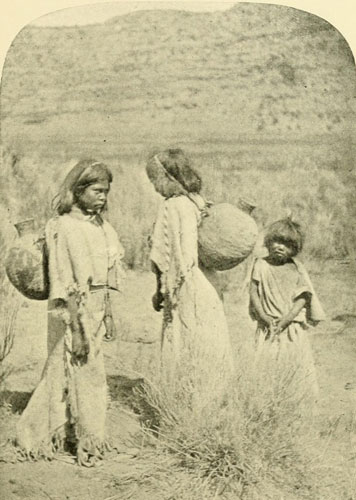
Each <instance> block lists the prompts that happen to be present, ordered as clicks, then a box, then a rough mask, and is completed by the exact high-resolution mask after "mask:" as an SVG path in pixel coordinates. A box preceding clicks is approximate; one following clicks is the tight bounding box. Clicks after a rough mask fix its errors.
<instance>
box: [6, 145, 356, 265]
mask: <svg viewBox="0 0 356 500" xmlns="http://www.w3.org/2000/svg"><path fill="white" fill-rule="evenodd" d="M78 159H79V155H78ZM2 160H3V164H2V168H1V173H0V176H1V179H0V180H1V193H2V204H0V209H1V210H2V212H3V213H4V218H3V220H7V221H10V222H11V223H12V224H13V223H14V222H17V221H19V220H21V219H24V218H28V217H34V218H35V220H36V221H37V224H38V227H39V228H41V227H43V225H44V224H45V222H46V220H48V218H49V217H50V216H51V215H52V213H53V212H52V209H51V201H52V199H53V197H54V195H55V193H56V192H57V190H58V188H59V183H60V182H61V181H62V179H63V178H64V175H65V173H66V172H67V171H68V169H69V168H70V167H71V166H72V165H74V164H75V161H76V160H74V159H63V160H62V159H60V158H59V159H58V158H56V159H55V160H51V161H48V160H47V159H43V158H35V157H19V156H17V155H16V154H15V153H13V152H5V153H4V154H3V158H2ZM104 161H106V162H107V164H108V165H109V166H110V167H111V169H112V171H113V174H114V182H113V185H112V190H111V194H110V200H109V202H110V210H109V219H110V221H111V222H112V224H113V226H114V227H115V228H116V230H117V231H118V233H119V236H120V238H121V240H122V242H123V245H124V247H125V251H126V257H125V260H126V263H127V265H128V266H129V267H130V268H135V269H142V268H146V267H147V264H148V256H149V237H150V234H151V231H152V226H153V224H154V221H155V217H156V211H157V208H158V205H159V203H160V201H161V200H162V198H161V197H160V196H159V195H158V194H157V193H156V192H155V191H154V188H153V186H152V185H151V184H150V182H149V180H148V178H147V175H146V172H145V163H144V161H136V160H122V161H118V160H117V159H113V158H108V159H104ZM194 166H195V168H196V169H197V170H198V171H199V172H200V173H201V175H202V178H203V194H205V195H206V197H207V198H208V199H212V200H213V201H215V202H229V203H232V204H236V203H237V201H238V198H239V197H241V196H242V197H247V198H255V200H256V201H257V204H258V207H257V209H256V211H255V215H254V216H255V218H256V221H257V223H258V226H259V229H260V230H262V229H263V228H264V227H265V226H266V225H267V224H269V223H271V222H272V221H275V220H277V219H279V218H282V217H285V216H286V215H288V214H290V213H292V215H293V216H294V217H295V218H296V219H297V220H299V221H300V222H301V223H302V225H303V226H304V229H305V232H306V245H305V253H306V255H307V256H308V257H314V258H318V259H330V258H334V257H345V256H352V255H351V254H352V253H353V252H354V250H353V248H354V246H355V245H354V234H356V229H355V228H354V227H353V225H352V222H351V220H352V219H351V217H350V215H351V213H353V211H354V206H353V205H354V204H353V203H351V202H350V199H353V198H352V197H351V198H350V188H349V185H350V183H348V185H346V184H344V183H343V182H342V177H341V174H339V173H338V172H337V171H335V170H333V169H331V168H325V167H324V165H321V164H320V162H319V163H318V162H317V161H316V160H315V159H311V158H308V157H305V158H303V163H302V166H301V165H300V163H299V160H298V159H296V158H294V157H293V156H291V158H286V159H285V162H284V165H283V168H282V167H281V166H280V165H277V166H273V165H272V164H269V163H268V158H266V165H265V166H264V165H260V164H256V165H255V164H254V163H253V162H252V163H247V160H246V159H245V160H244V162H242V163H241V164H237V162H236V161H235V160H234V158H233V157H230V156H224V155H221V154H220V155H218V154H216V155H214V154H211V155H209V156H208V157H203V156H199V155H197V158H196V159H195V161H194ZM5 233H8V234H9V233H10V232H9V231H5ZM13 234H14V233H13Z"/></svg>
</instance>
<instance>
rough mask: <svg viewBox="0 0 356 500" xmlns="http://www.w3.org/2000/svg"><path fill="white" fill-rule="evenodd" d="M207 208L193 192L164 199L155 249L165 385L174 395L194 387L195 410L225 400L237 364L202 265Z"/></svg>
mask: <svg viewBox="0 0 356 500" xmlns="http://www.w3.org/2000/svg"><path fill="white" fill-rule="evenodd" d="M202 205H203V199H202V198H201V197H200V196H199V195H197V194H194V195H193V194H191V193H190V194H189V195H180V196H173V197H170V198H168V199H165V200H164V202H163V203H162V205H161V207H160V209H159V213H158V217H157V220H156V224H155V228H154V232H153V237H152V249H151V260H152V262H153V263H154V264H155V265H156V266H157V267H158V269H159V271H160V272H161V293H162V295H163V297H164V299H163V326H162V355H161V360H162V366H161V377H162V383H163V384H167V385H166V386H168V387H169V388H170V390H171V391H172V392H175V391H176V392H177V391H179V390H180V389H179V387H180V385H182V384H185V386H186V387H187V386H189V388H190V389H191V398H190V404H191V405H192V406H193V407H194V409H195V410H196V411H199V410H201V411H203V410H204V408H206V407H207V406H209V405H211V403H212V401H214V402H218V401H221V398H223V397H224V393H225V389H226V388H227V384H228V381H229V380H230V376H231V373H232V365H233V362H232V350H231V345H230V338H229V334H228V329H227V323H226V318H225V313H224V310H223V305H222V302H221V300H220V298H219V297H218V294H217V292H216V290H215V288H214V287H213V286H212V285H211V283H210V282H209V281H208V280H207V279H206V277H205V276H204V274H203V273H202V271H201V270H200V269H199V265H198V225H199V223H200V219H201V207H202ZM182 403H183V401H182ZM185 403H187V401H185Z"/></svg>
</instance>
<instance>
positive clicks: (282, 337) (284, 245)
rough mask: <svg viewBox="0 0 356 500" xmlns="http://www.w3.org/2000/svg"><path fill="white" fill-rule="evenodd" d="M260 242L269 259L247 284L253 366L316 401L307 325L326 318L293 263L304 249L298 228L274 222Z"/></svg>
mask: <svg viewBox="0 0 356 500" xmlns="http://www.w3.org/2000/svg"><path fill="white" fill-rule="evenodd" d="M264 242H265V246H266V248H267V250H268V256H267V257H265V258H259V259H257V260H256V261H255V264H254V267H253V270H252V277H251V284H250V315H251V317H252V319H254V320H256V321H257V332H256V336H257V354H256V358H257V363H260V365H262V364H263V363H265V364H267V369H268V370H269V371H270V375H271V376H272V378H273V377H274V378H275V383H277V384H279V383H281V382H282V379H283V381H284V383H286V384H287V385H288V386H289V388H290V389H291V393H293V394H294V395H295V396H296V397H297V398H300V399H303V398H307V399H309V397H310V396H311V398H312V399H313V400H314V401H315V400H316V398H317V395H318V384H317V380H316V373H315V367H314V361H313V356H312V352H311V347H310V343H309V338H308V332H307V323H308V322H310V323H313V324H315V323H317V322H319V321H321V320H323V319H325V315H324V312H323V309H322V307H321V305H320V303H319V301H318V298H317V296H316V294H315V291H314V288H313V285H312V284H311V281H310V279H309V276H308V273H307V271H306V269H305V268H304V266H303V265H302V263H301V262H299V261H298V260H297V259H296V258H295V257H296V255H297V254H298V253H299V252H300V251H301V250H302V246H303V235H302V232H301V230H300V226H299V224H297V223H295V222H293V221H291V220H290V219H284V220H280V221H278V222H275V223H274V224H272V225H271V226H270V227H269V228H268V230H267V234H266V235H265V240H264ZM276 377H277V380H276Z"/></svg>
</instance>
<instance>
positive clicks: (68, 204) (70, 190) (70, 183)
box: [53, 160, 113, 215]
mask: <svg viewBox="0 0 356 500" xmlns="http://www.w3.org/2000/svg"><path fill="white" fill-rule="evenodd" d="M112 179H113V176H112V173H111V170H110V169H109V167H108V166H107V165H105V164H104V163H101V162H98V161H96V160H81V161H79V162H78V163H77V164H76V165H75V166H74V167H73V168H72V170H71V171H70V172H69V173H68V174H67V176H66V178H65V179H64V181H63V184H62V186H61V187H60V190H59V193H58V194H57V196H56V197H55V199H54V200H53V202H54V203H53V204H54V208H55V210H56V212H57V213H58V214H59V215H63V214H66V213H68V212H70V211H71V209H72V206H73V205H74V203H76V201H77V200H78V197H79V196H80V195H81V194H82V193H83V191H84V190H85V188H87V187H88V186H91V185H92V184H96V183H97V182H105V181H106V182H108V183H109V185H110V184H111V182H112ZM105 209H106V204H105V206H104V210H105Z"/></svg>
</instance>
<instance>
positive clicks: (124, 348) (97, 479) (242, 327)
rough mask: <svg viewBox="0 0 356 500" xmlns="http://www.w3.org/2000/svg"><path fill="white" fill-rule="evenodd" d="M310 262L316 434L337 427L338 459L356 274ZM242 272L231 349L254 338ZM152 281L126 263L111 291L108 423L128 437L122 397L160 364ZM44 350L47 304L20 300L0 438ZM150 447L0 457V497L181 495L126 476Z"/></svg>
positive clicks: (351, 372)
mask: <svg viewBox="0 0 356 500" xmlns="http://www.w3.org/2000/svg"><path fill="white" fill-rule="evenodd" d="M313 268H314V269H318V272H311V275H312V279H313V281H314V283H315V285H316V288H317V290H318V292H319V295H320V298H321V300H322V302H323V304H324V306H325V309H326V311H327V315H328V320H327V321H326V322H325V323H324V324H323V325H321V326H319V327H317V328H316V329H315V330H314V331H313V332H311V337H312V343H313V348H314V354H315V360H316V364H317V368H318V373H319V382H320V388H321V402H320V417H319V420H320V422H319V421H318V425H320V433H322V432H323V431H324V429H326V428H330V425H331V426H333V425H334V427H335V430H334V432H333V434H332V436H331V438H330V439H331V442H330V446H329V453H330V454H331V455H332V456H333V457H334V460H335V464H336V465H335V466H337V462H338V460H339V458H341V457H345V456H346V457H347V456H349V455H350V456H351V454H352V453H355V449H354V450H352V443H350V442H349V437H348V436H349V435H350V433H349V429H350V425H351V422H352V418H353V415H354V413H355V410H356V370H355V360H356V335H355V333H356V310H355V305H354V297H353V288H354V283H355V276H356V273H355V271H354V270H352V269H351V267H350V266H349V265H348V264H343V263H340V262H332V263H326V264H323V265H320V264H319V265H318V266H315V265H313V266H311V271H312V270H313ZM242 280H243V272H242V271H241V270H238V271H236V272H235V271H234V272H233V273H231V274H230V277H229V280H228V281H227V280H225V278H223V282H224V283H225V298H224V303H225V308H226V313H227V316H228V320H229V324H230V332H231V336H232V339H233V344H234V348H236V352H237V350H238V346H239V345H241V343H243V342H249V341H251V339H252V334H253V324H251V323H250V321H249V319H248V317H247V313H246V301H247V298H246V294H244V293H242V292H241V284H242ZM154 285H155V283H154V279H153V277H152V276H151V275H150V274H149V273H133V272H129V274H128V277H127V285H126V289H125V291H124V293H123V294H122V296H120V297H119V298H117V300H116V310H117V312H118V315H119V316H120V321H119V322H118V326H119V338H118V339H117V340H115V341H114V342H112V343H107V344H105V354H106V366H107V374H108V382H109V387H110V392H111V399H112V401H111V407H110V410H109V424H108V425H109V428H110V430H111V432H114V433H116V434H120V435H122V436H124V438H125V439H126V438H130V436H131V435H135V433H136V432H137V430H138V429H139V422H138V418H137V416H135V414H134V413H133V412H132V411H131V410H130V408H129V405H128V398H129V397H130V391H131V388H132V386H134V385H135V383H136V382H135V380H137V379H139V378H140V377H141V376H144V375H146V376H147V375H148V376H149V374H150V373H152V371H154V370H156V369H157V367H158V359H159V336H160V316H159V314H157V313H155V312H154V311H152V309H151V295H152V293H153V290H154ZM45 358H46V304H45V303H40V302H29V301H26V302H24V304H23V307H22V308H21V310H20V313H19V317H18V322H17V335H16V340H15V346H14V348H13V351H12V353H11V355H10V356H9V358H8V362H9V363H11V364H12V365H13V366H14V368H15V371H14V372H13V373H12V374H11V375H10V377H9V378H8V380H7V385H6V388H5V389H6V392H3V393H2V402H3V405H2V407H1V408H0V412H1V421H2V442H3V441H4V440H6V438H7V437H9V436H11V434H12V433H13V430H14V425H15V423H16V421H17V419H18V417H19V413H20V412H21V411H22V409H23V407H24V405H25V404H26V402H27V400H28V397H29V395H30V393H31V391H32V390H33V389H34V387H35V385H36V383H37V382H38V380H39V377H40V375H41V370H42V368H43V365H44V361H45ZM135 444H137V439H136V442H135ZM138 444H140V443H138ZM147 453H148V452H147ZM147 456H148V455H147V454H146V451H145V450H144V451H143V452H142V454H140V455H139V456H138V457H130V456H128V455H125V454H120V455H115V454H109V456H108V459H107V460H106V461H104V463H103V465H102V466H101V467H98V468H94V469H85V468H79V467H77V466H76V465H73V464H71V463H67V462H66V460H67V458H66V457H59V459H58V460H54V461H52V462H44V461H39V462H36V463H29V462H23V463H5V462H2V463H1V464H0V471H1V479H0V491H1V497H2V498H4V499H5V498H6V499H8V500H12V499H14V500H15V499H17V500H18V499H20V498H28V499H33V500H42V499H53V500H55V499H56V500H59V499H61V500H62V499H70V500H74V499H82V498H86V499H88V500H90V499H95V500H109V499H110V500H119V499H122V498H133V499H137V500H141V499H142V500H145V499H148V498H167V499H168V498H171V499H173V498H177V500H178V497H175V496H174V495H173V496H169V495H168V496H167V495H166V496H165V493H164V492H163V491H162V490H161V489H160V486H159V484H157V491H152V489H150V490H148V489H147V488H145V485H144V483H142V484H141V483H140V484H137V485H136V486H135V485H134V484H132V483H130V484H129V483H127V486H125V485H126V480H127V478H128V477H129V476H130V473H131V472H132V470H133V469H135V470H139V469H140V468H143V469H144V467H145V463H146V462H147V460H149V458H147ZM145 461H146V462H145ZM125 488H126V489H125ZM123 493H125V494H124V495H123ZM197 500H198V499H197ZM261 500H262V499H261ZM286 500H289V499H286ZM335 500H337V499H335Z"/></svg>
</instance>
